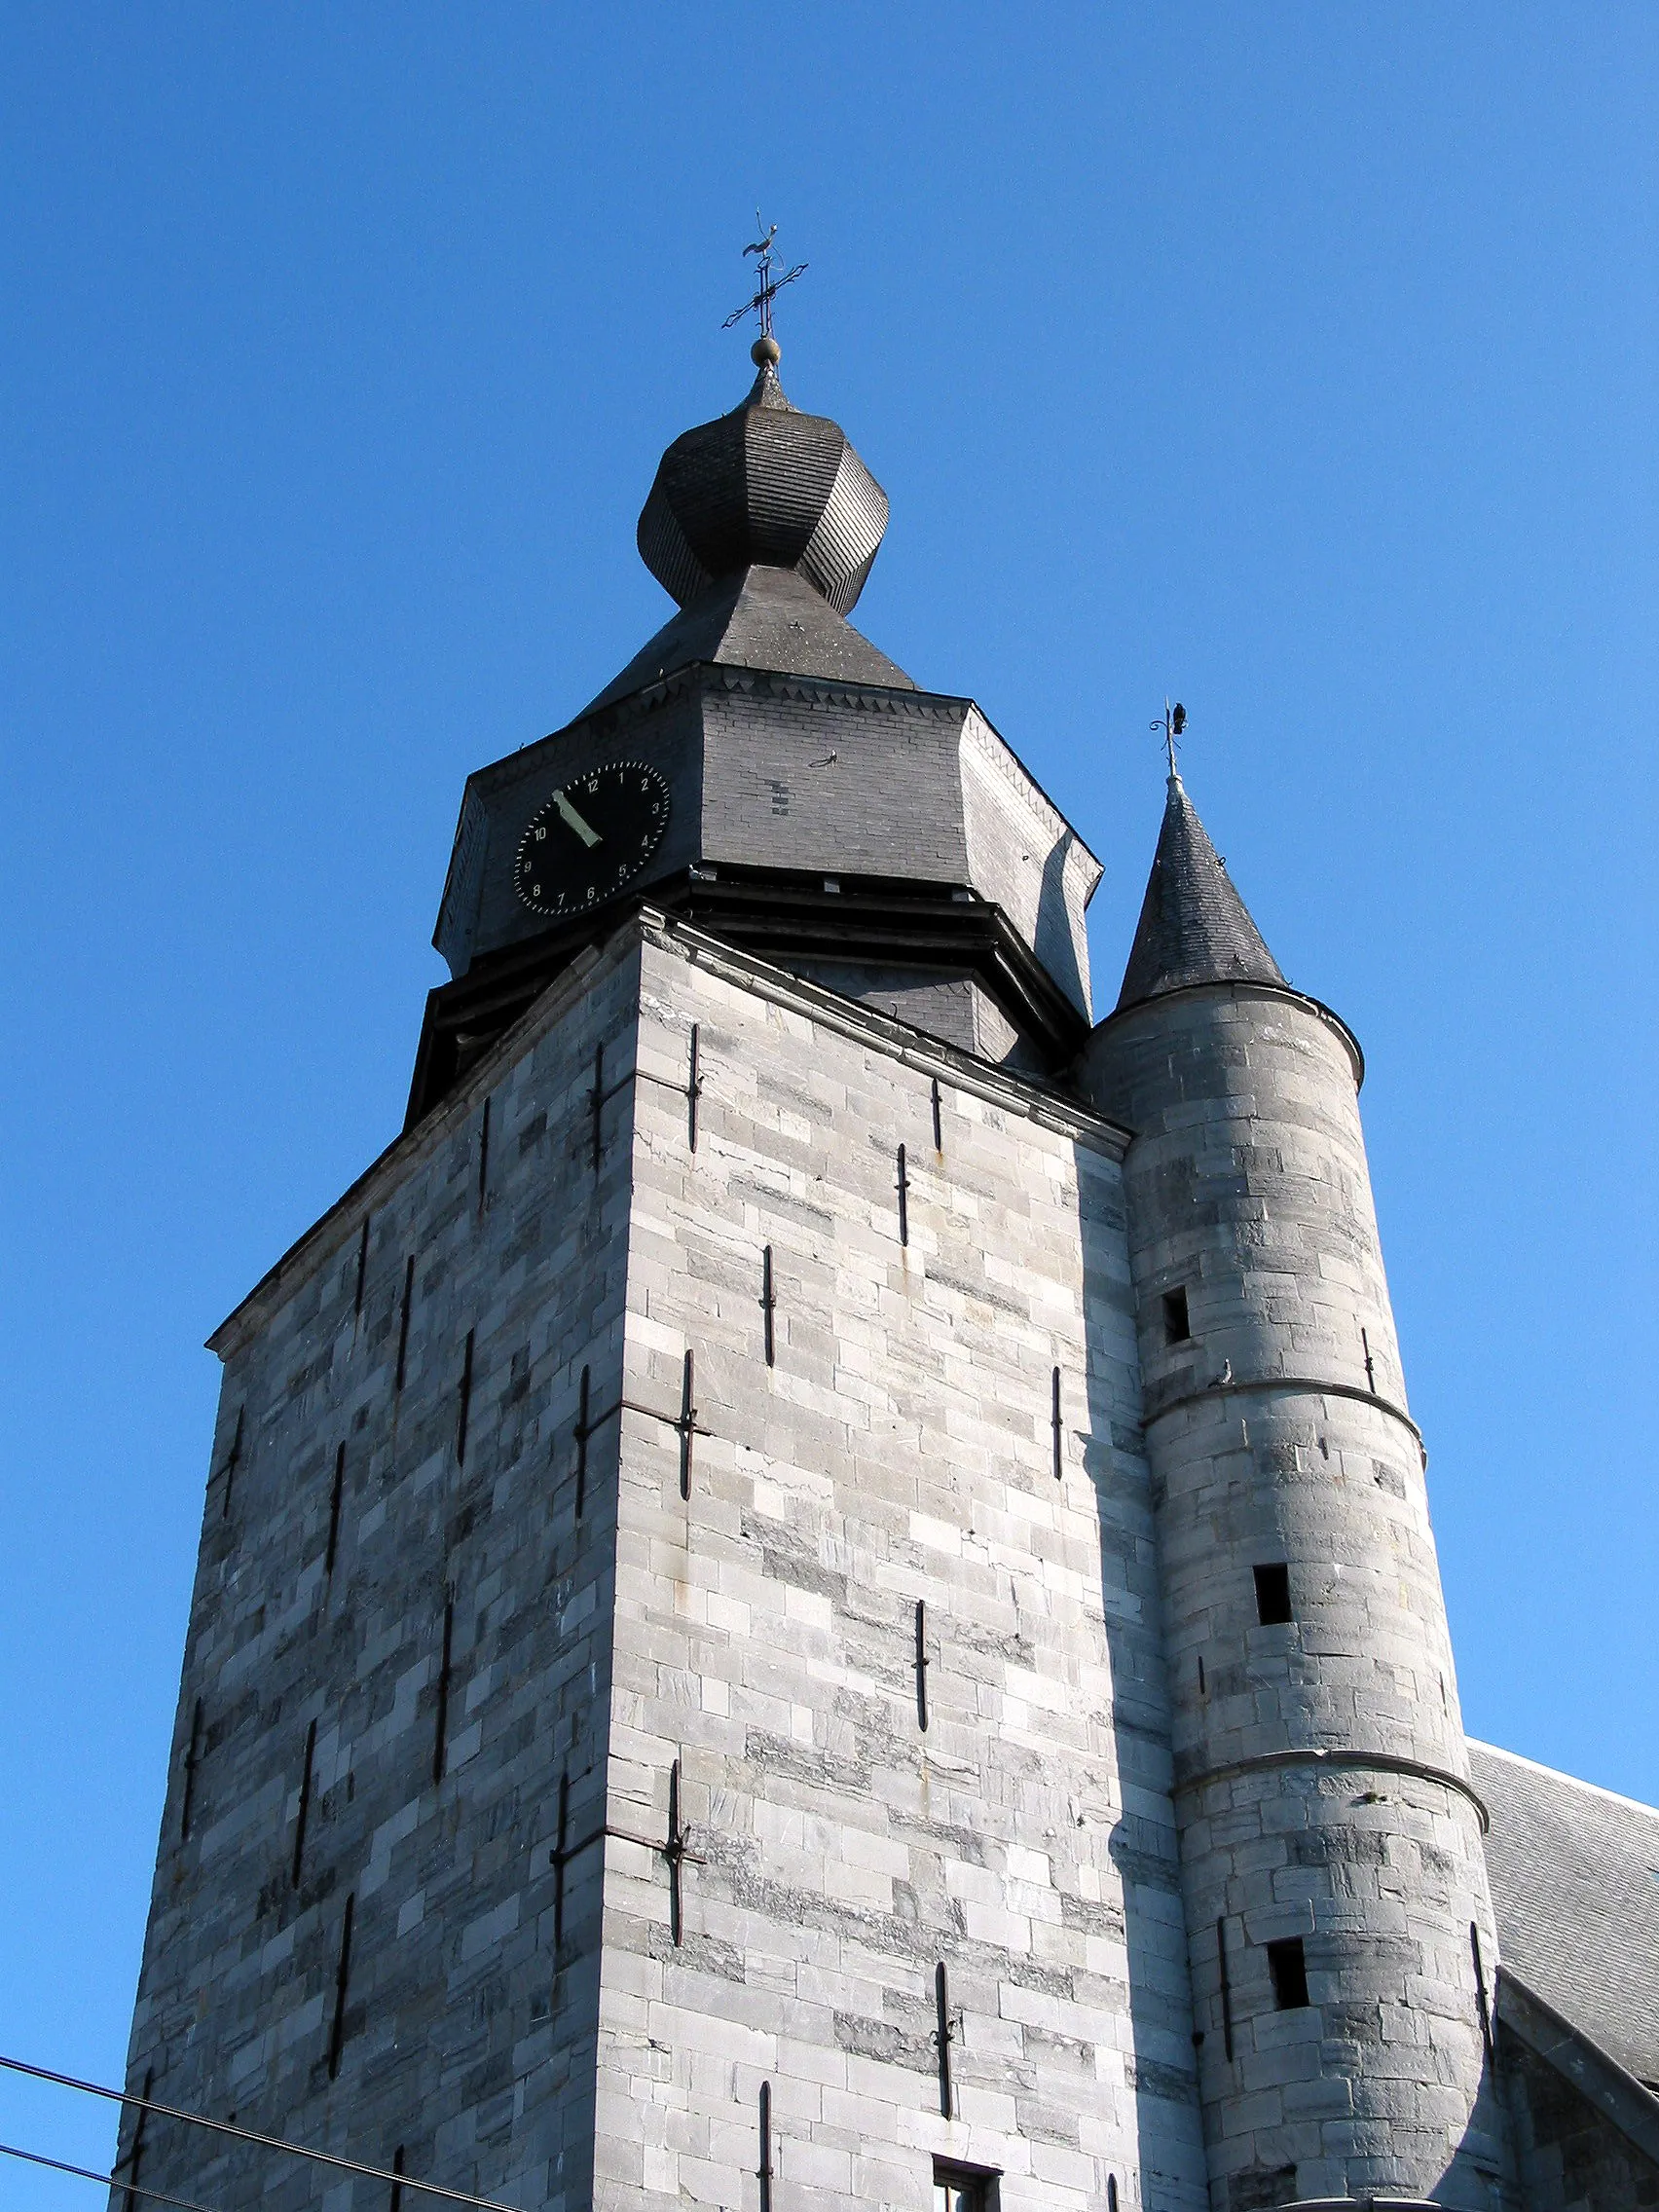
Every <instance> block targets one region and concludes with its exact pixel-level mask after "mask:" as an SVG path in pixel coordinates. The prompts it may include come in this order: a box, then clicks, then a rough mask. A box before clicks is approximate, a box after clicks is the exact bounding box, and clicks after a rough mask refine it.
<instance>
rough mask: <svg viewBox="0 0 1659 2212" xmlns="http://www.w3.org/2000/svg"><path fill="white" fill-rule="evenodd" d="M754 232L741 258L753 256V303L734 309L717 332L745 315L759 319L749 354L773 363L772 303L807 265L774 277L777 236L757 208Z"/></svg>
mask: <svg viewBox="0 0 1659 2212" xmlns="http://www.w3.org/2000/svg"><path fill="white" fill-rule="evenodd" d="M755 228H756V231H757V232H758V234H759V236H758V237H757V238H756V240H755V241H754V243H753V244H751V245H746V246H745V247H744V249H743V255H744V259H745V260H747V259H748V258H749V256H750V255H751V254H754V256H755V267H756V276H758V277H759V279H760V282H759V286H758V288H757V289H756V294H755V297H754V298H753V299H752V300H745V301H744V303H743V305H742V307H740V308H733V310H732V311H731V313H730V314H728V315H727V316H726V318H725V320H724V322H722V323H721V324H720V328H721V329H722V330H731V329H733V328H735V326H736V325H737V324H738V323H740V322H741V321H742V320H743V318H744V316H745V315H746V314H754V315H758V316H759V318H760V335H759V337H758V338H757V339H756V342H755V345H754V347H753V348H752V349H751V350H752V352H753V353H754V356H755V358H756V361H763V360H764V361H775V360H776V359H777V357H778V343H777V340H776V339H775V338H774V337H773V336H772V302H773V301H774V300H775V299H776V298H777V296H778V294H779V293H780V292H781V291H782V290H783V288H784V286H785V285H786V284H793V282H794V280H795V278H796V277H797V276H803V275H804V274H805V272H806V263H805V262H804V261H797V262H796V263H795V265H794V267H793V269H787V270H786V271H785V272H784V274H783V276H773V275H772V263H773V260H774V258H775V256H774V254H773V251H772V240H774V239H775V238H776V237H777V235H778V226H777V224H776V223H773V224H772V225H771V226H770V227H769V228H768V226H767V225H766V224H764V223H763V222H762V221H761V220H760V210H759V208H758V207H756V210H755Z"/></svg>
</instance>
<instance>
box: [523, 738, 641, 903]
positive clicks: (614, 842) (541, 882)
mask: <svg viewBox="0 0 1659 2212" xmlns="http://www.w3.org/2000/svg"><path fill="white" fill-rule="evenodd" d="M667 828H668V786H667V784H666V783H665V782H664V781H663V779H662V777H661V776H659V775H658V774H657V772H656V770H655V769H654V768H647V767H646V766H645V763H644V762H643V761H641V760H612V761H611V762H610V763H609V765H608V767H604V768H590V769H588V770H587V771H586V773H585V774H583V775H580V776H573V777H572V778H571V781H570V782H569V783H568V784H567V785H566V786H565V788H564V790H563V791H557V792H555V793H553V796H552V797H551V798H550V799H549V800H548V801H547V803H546V805H545V806H543V807H542V808H541V809H540V811H539V812H538V813H536V814H534V815H532V816H531V819H530V827H529V829H527V830H526V831H525V833H524V836H523V838H522V839H521V840H520V843H519V849H518V859H517V861H516V862H515V863H514V866H513V889H514V890H515V891H516V892H517V893H518V895H519V897H520V898H521V899H522V900H523V901H524V903H525V904H526V905H527V906H528V907H530V909H531V911H532V912H533V913H536V914H547V915H550V916H551V917H553V918H554V919H555V920H560V921H562V920H565V919H567V918H568V917H569V916H571V914H581V913H585V912H586V911H587V909H588V908H589V907H590V906H601V905H603V904H604V903H605V902H606V900H608V899H611V898H614V897H615V895H616V893H617V892H618V891H620V890H621V888H622V886H623V885H624V884H625V883H627V882H628V881H629V880H630V878H631V877H633V876H636V875H638V874H639V872H640V870H641V868H643V867H644V866H645V863H646V861H648V860H649V859H650V857H651V855H652V854H653V853H654V852H655V851H656V849H657V847H658V845H660V844H661V842H662V833H663V831H664V830H666V829H667Z"/></svg>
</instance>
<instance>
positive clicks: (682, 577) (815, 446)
mask: <svg viewBox="0 0 1659 2212" xmlns="http://www.w3.org/2000/svg"><path fill="white" fill-rule="evenodd" d="M886 528H887V495H886V493H885V492H884V491H883V490H882V489H881V486H880V485H879V484H878V483H877V482H876V481H875V478H874V477H873V476H872V475H871V474H870V472H869V470H868V469H867V468H866V466H865V464H864V462H863V461H861V460H860V459H859V457H858V455H857V454H856V453H855V452H854V451H853V448H852V445H851V443H850V442H849V440H848V437H847V433H846V432H845V431H844V430H843V429H842V428H841V426H840V424H838V423H831V422H830V420H829V418H828V417H827V416H823V415H802V414H801V413H799V411H798V410H797V409H795V408H793V407H792V406H791V404H790V402H789V401H788V399H786V398H785V396H784V387H783V386H782V385H781V384H780V383H779V382H778V372H777V369H776V367H775V366H774V365H773V364H772V362H770V361H765V360H763V361H762V362H761V365H760V373H759V374H758V376H756V379H755V383H754V385H753V387H751V389H750V392H749V395H748V397H747V398H746V399H745V400H744V401H743V403H742V405H741V406H738V407H734V408H733V409H732V411H731V413H730V414H729V415H721V416H719V417H718V418H717V419H716V420H715V421H714V422H713V423H703V424H699V425H698V427H697V428H696V429H694V430H686V431H684V432H683V433H682V435H681V436H680V437H678V438H676V439H675V441H674V443H673V444H672V445H671V446H670V447H669V449H668V451H667V452H666V453H665V454H664V455H663V457H662V460H661V461H660V462H659V463H658V464H657V472H656V479H655V481H654V483H653V484H652V485H651V489H650V495H649V497H648V498H646V500H645V508H644V510H643V511H642V513H641V516H640V528H639V543H640V557H641V559H642V560H643V561H644V562H645V567H646V568H647V569H649V571H651V574H652V575H653V576H655V578H656V579H657V581H658V583H660V584H661V585H662V586H663V588H664V590H665V591H667V592H668V593H669V594H670V595H671V596H672V597H673V598H674V599H676V600H678V601H679V603H680V605H681V606H682V607H688V606H689V605H690V604H691V603H692V601H694V600H697V599H700V598H701V597H702V596H703V595H704V594H705V593H706V592H707V591H708V590H709V589H710V587H711V586H712V585H713V584H715V583H717V582H718V581H719V579H720V578H721V577H724V576H730V575H735V574H738V573H739V572H741V571H743V570H745V569H749V568H754V567H764V568H770V569H788V570H793V572H794V573H795V574H796V575H798V576H801V577H803V578H804V579H805V580H806V582H807V583H809V584H810V585H811V586H812V588H813V590H814V591H816V592H817V593H818V594H819V595H820V597H822V598H823V599H825V600H827V601H828V602H829V604H830V607H832V608H834V610H835V612H836V613H837V614H845V613H847V612H848V610H849V609H850V608H853V607H855V606H856V605H857V604H858V597H859V594H860V592H862V591H863V589H864V585H865V578H866V576H867V575H868V574H869V571H870V564H871V563H872V562H873V561H874V559H875V556H876V550H877V548H878V547H879V546H880V544H881V536H882V533H883V531H885V530H886Z"/></svg>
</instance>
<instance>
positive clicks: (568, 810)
mask: <svg viewBox="0 0 1659 2212" xmlns="http://www.w3.org/2000/svg"><path fill="white" fill-rule="evenodd" d="M553 804H554V805H555V806H556V807H557V808H558V809H559V813H560V815H561V817H562V818H563V819H564V821H565V822H567V823H568V824H569V825H570V827H571V829H572V830H574V831H575V833H576V835H577V836H578V837H579V838H580V839H581V841H582V843H583V844H584V845H589V846H591V845H597V844H598V843H599V842H600V836H599V831H598V830H590V829H589V828H588V826H587V824H586V823H585V822H584V821H583V820H582V818H581V816H580V815H579V814H578V813H577V812H576V810H575V808H574V807H573V806H572V805H571V802H570V800H569V799H568V798H567V797H566V796H565V794H564V793H563V792H555V793H553Z"/></svg>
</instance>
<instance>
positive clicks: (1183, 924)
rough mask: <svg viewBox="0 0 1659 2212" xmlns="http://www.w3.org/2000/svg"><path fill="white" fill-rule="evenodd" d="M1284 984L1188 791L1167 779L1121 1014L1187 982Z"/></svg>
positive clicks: (1174, 778)
mask: <svg viewBox="0 0 1659 2212" xmlns="http://www.w3.org/2000/svg"><path fill="white" fill-rule="evenodd" d="M1283 981H1284V977H1282V976H1281V975H1280V974H1279V970H1278V963H1277V962H1276V961H1275V960H1274V958H1273V956H1272V953H1271V952H1270V951H1269V950H1268V948H1267V946H1266V945H1265V944H1264V943H1263V941H1262V933H1261V931H1260V930H1258V929H1257V927H1256V925H1255V923H1254V922H1253V921H1252V920H1251V919H1250V916H1249V914H1248V912H1247V911H1246V909H1245V905H1244V902H1243V900H1242V899H1240V898H1239V896H1238V894H1237V892H1236V891H1235V890H1234V888H1233V882H1232V878H1231V877H1230V876H1229V875H1228V872H1227V869H1226V867H1225V866H1224V865H1223V863H1222V860H1221V857H1220V855H1219V854H1218V853H1217V852H1216V849H1215V847H1214V846H1213V845H1212V844H1211V843H1210V841H1209V838H1208V836H1207V835H1206V834H1205V832H1204V826H1203V824H1202V823H1201V822H1200V821H1199V820H1198V814H1197V812H1196V811H1195V809H1194V806H1193V802H1192V800H1191V799H1190V798H1189V797H1188V796H1187V793H1186V787H1185V786H1184V785H1183V784H1182V782H1181V779H1180V777H1179V776H1171V777H1170V779H1169V796H1168V799H1167V801H1166V803H1165V805H1164V809H1163V827H1162V829H1161V830H1160V831H1159V833H1158V851H1157V853H1156V854H1155V855H1154V856H1153V863H1152V874H1151V876H1150V877H1149V878H1148V880H1147V886H1146V898H1145V899H1144V900H1143V902H1142V903H1141V911H1140V921H1139V922H1138V924H1137V925H1136V928H1135V940H1134V943H1133V944H1132V945H1131V946H1130V948H1129V964H1128V966H1127V967H1126V968H1125V969H1124V987H1123V989H1122V990H1121V991H1120V992H1119V994H1118V1008H1119V1011H1120V1012H1122V1010H1123V1009H1124V1007H1128V1006H1139V1005H1140V1003H1141V1002H1142V1000H1143V999H1155V998H1160V997H1161V996H1162V994H1163V993H1164V992H1165V991H1178V990H1182V989H1184V988H1185V987H1186V986H1187V985H1188V984H1191V983H1223V982H1257V983H1282V982H1283Z"/></svg>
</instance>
